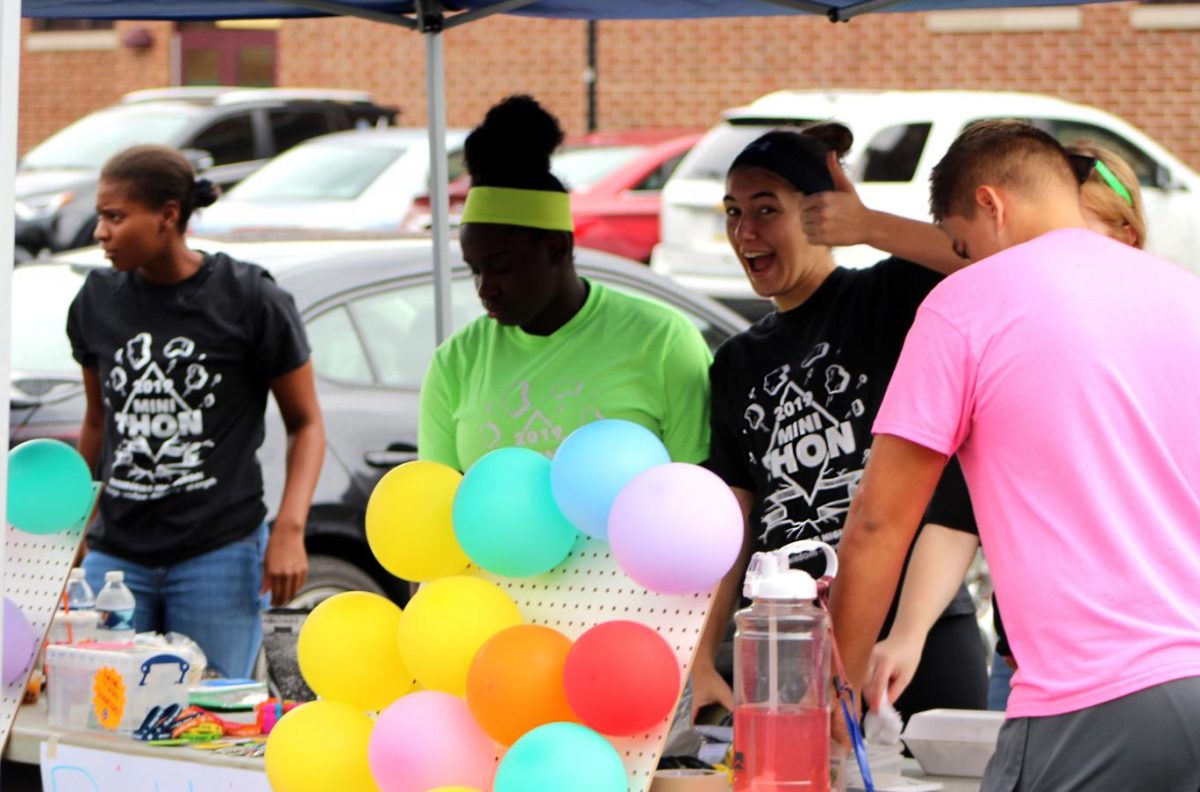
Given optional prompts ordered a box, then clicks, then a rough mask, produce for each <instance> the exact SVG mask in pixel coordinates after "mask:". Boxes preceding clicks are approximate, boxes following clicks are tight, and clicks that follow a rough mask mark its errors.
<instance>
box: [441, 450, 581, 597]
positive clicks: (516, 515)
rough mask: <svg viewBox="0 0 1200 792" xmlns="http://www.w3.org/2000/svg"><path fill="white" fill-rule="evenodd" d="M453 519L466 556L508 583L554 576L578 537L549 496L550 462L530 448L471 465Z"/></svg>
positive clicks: (486, 457) (494, 455)
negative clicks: (557, 567)
mask: <svg viewBox="0 0 1200 792" xmlns="http://www.w3.org/2000/svg"><path fill="white" fill-rule="evenodd" d="M451 518H452V520H453V522H454V535H455V536H456V537H457V538H458V543H459V545H461V546H462V549H463V552H465V553H466V554H467V556H468V557H469V558H470V559H471V560H472V561H474V562H475V563H476V564H478V565H479V566H481V567H483V568H484V569H486V570H487V571H489V572H494V573H495V574H497V575H504V576H505V577H514V578H519V577H529V576H531V575H539V574H541V573H543V572H548V571H550V570H551V569H553V568H554V567H556V566H558V565H559V564H561V563H562V562H563V559H565V558H566V557H567V554H568V553H570V552H571V548H572V547H573V546H574V545H575V540H576V539H577V538H578V536H579V533H578V532H577V531H576V530H575V526H574V525H572V524H571V521H570V520H568V519H567V518H566V517H565V516H564V515H563V513H562V511H561V510H560V509H559V508H558V505H557V504H556V503H555V502H554V496H553V495H552V494H551V492H550V460H549V459H547V458H546V457H544V456H542V455H541V454H539V453H537V452H536V451H532V450H530V449H528V448H499V449H497V450H495V451H492V452H491V453H488V454H486V455H484V456H482V457H480V458H479V459H478V460H477V461H476V462H475V464H473V465H471V468H470V469H469V470H468V471H467V473H466V475H465V476H463V480H462V483H461V484H459V486H458V492H457V493H455V496H454V508H453V510H452V513H451Z"/></svg>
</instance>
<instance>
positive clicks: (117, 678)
mask: <svg viewBox="0 0 1200 792" xmlns="http://www.w3.org/2000/svg"><path fill="white" fill-rule="evenodd" d="M46 669H47V670H46V677H47V679H46V682H47V693H48V694H49V722H50V726H51V728H57V729H93V730H96V731H107V732H112V733H116V734H131V733H132V732H133V730H134V729H136V728H138V727H139V726H141V725H142V721H143V720H145V718H146V715H147V714H148V713H149V712H150V710H151V709H152V708H154V707H162V708H165V707H167V706H169V705H171V704H177V705H179V706H180V707H181V708H182V707H185V706H187V701H188V689H189V688H190V687H191V685H193V684H195V682H197V681H198V679H197V678H198V677H199V676H200V673H201V670H200V669H193V667H192V661H191V660H190V659H189V657H188V656H187V654H186V653H177V652H172V651H171V650H169V649H164V648H162V647H142V646H129V647H122V646H120V645H112V644H95V645H84V646H78V645H76V646H50V647H47V649H46Z"/></svg>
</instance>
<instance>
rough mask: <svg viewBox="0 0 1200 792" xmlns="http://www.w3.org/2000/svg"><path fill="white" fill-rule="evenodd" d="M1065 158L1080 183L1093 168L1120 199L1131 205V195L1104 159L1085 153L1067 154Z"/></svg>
mask: <svg viewBox="0 0 1200 792" xmlns="http://www.w3.org/2000/svg"><path fill="white" fill-rule="evenodd" d="M1067 159H1069V160H1070V161H1071V170H1072V171H1074V172H1075V178H1076V179H1078V180H1079V184H1080V185H1083V183H1084V182H1086V181H1087V180H1088V176H1091V175H1092V171H1093V170H1094V171H1096V173H1097V174H1098V175H1099V176H1100V178H1101V179H1103V180H1104V183H1105V184H1107V185H1108V186H1109V187H1110V188H1112V191H1113V192H1115V193H1116V194H1117V195H1118V196H1119V197H1120V198H1121V200H1123V201H1124V202H1125V203H1127V204H1128V205H1130V206H1133V196H1132V195H1130V194H1129V190H1128V189H1127V188H1126V187H1125V185H1124V184H1121V180H1120V179H1118V178H1117V175H1116V174H1115V173H1113V172H1112V169H1110V168H1109V167H1108V166H1107V165H1105V164H1104V160H1102V159H1099V158H1097V157H1090V156H1088V155H1087V154H1067Z"/></svg>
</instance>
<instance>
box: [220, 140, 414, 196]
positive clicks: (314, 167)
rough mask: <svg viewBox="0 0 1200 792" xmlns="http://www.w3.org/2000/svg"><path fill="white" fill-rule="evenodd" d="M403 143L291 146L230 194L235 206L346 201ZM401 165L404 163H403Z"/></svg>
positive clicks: (391, 159)
mask: <svg viewBox="0 0 1200 792" xmlns="http://www.w3.org/2000/svg"><path fill="white" fill-rule="evenodd" d="M413 150H414V149H413V148H412V147H411V146H409V145H408V144H406V143H397V144H396V145H394V146H363V145H360V144H356V143H354V142H352V141H350V140H345V141H339V142H337V143H320V144H314V145H308V146H297V147H296V148H293V149H289V150H288V151H286V152H284V153H283V154H280V155H279V156H278V157H276V158H275V159H273V160H271V161H270V162H268V163H267V164H266V165H264V166H262V167H261V168H259V169H258V170H257V171H255V172H254V173H252V174H251V175H250V176H248V177H247V178H246V180H245V181H243V182H242V183H241V184H239V185H238V186H237V187H235V188H234V189H233V190H230V192H229V197H230V198H235V199H237V200H239V201H282V202H289V201H349V200H353V199H355V198H357V197H358V196H359V195H361V194H362V192H363V190H365V189H367V187H369V186H371V184H372V183H373V182H374V181H375V180H376V179H378V178H379V177H380V176H381V175H382V174H383V172H384V171H385V170H387V169H388V167H389V166H390V165H391V164H392V163H393V162H395V161H396V160H397V159H398V158H400V157H401V156H402V155H404V154H405V152H408V151H413ZM406 159H407V158H406Z"/></svg>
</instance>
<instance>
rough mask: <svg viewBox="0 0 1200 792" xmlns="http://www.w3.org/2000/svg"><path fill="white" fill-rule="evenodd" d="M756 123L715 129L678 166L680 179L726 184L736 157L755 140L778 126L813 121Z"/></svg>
mask: <svg viewBox="0 0 1200 792" xmlns="http://www.w3.org/2000/svg"><path fill="white" fill-rule="evenodd" d="M755 121H756V123H732V124H731V123H726V124H722V125H721V126H719V127H716V128H715V129H712V130H710V131H709V132H708V134H706V135H705V136H704V137H702V138H701V139H700V142H699V143H697V144H696V145H695V147H694V148H692V151H691V153H690V154H688V155H687V156H686V157H684V159H683V162H681V163H680V164H679V169H678V170H677V171H676V175H677V176H678V177H679V178H681V179H706V180H709V181H714V180H717V181H724V180H725V174H726V173H727V172H728V171H729V166H730V164H732V163H733V158H734V157H736V156H737V155H738V154H740V153H741V152H742V149H744V148H745V147H746V146H747V145H748V144H749V143H750V142H751V141H753V140H754V139H755V138H756V137H758V136H759V135H761V134H763V133H764V132H769V131H771V130H772V129H777V128H779V127H796V126H804V125H805V124H810V123H812V120H811V119H800V118H793V119H756V120H755Z"/></svg>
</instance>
